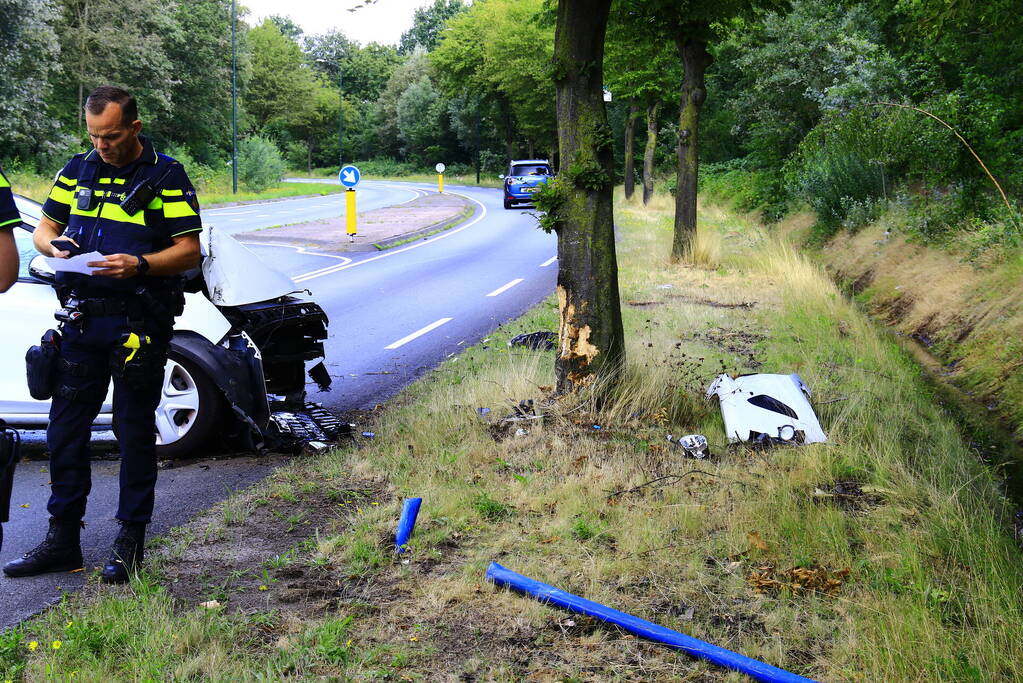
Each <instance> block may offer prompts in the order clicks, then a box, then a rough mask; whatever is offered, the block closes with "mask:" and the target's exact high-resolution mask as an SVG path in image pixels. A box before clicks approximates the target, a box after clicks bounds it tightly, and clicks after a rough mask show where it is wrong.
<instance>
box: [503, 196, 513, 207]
mask: <svg viewBox="0 0 1023 683" xmlns="http://www.w3.org/2000/svg"><path fill="white" fill-rule="evenodd" d="M504 208H506V209H510V208H512V202H511V200H510V199H508V198H507V197H505V198H504Z"/></svg>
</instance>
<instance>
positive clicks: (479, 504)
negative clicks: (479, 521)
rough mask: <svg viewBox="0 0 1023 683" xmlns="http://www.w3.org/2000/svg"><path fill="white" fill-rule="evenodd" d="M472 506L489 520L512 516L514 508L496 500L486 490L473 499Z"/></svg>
mask: <svg viewBox="0 0 1023 683" xmlns="http://www.w3.org/2000/svg"><path fill="white" fill-rule="evenodd" d="M472 508H473V509H474V510H475V511H476V512H478V513H479V515H480V516H481V517H482V518H483V519H485V520H487V521H488V522H497V521H500V520H502V519H505V518H506V517H510V516H511V515H512V514H513V512H514V510H513V509H512V508H511V507H509V506H507V505H505V504H504V503H502V502H500V501H498V500H494V499H493V498H491V497H490V494H488V493H487V492H486V491H481V492H480V493H478V494H477V495H476V497H475V498H473V500H472Z"/></svg>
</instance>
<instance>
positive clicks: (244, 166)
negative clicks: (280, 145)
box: [238, 136, 287, 192]
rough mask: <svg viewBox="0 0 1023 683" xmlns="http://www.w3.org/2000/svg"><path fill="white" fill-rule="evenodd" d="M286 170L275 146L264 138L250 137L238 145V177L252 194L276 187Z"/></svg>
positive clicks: (279, 152) (285, 165)
mask: <svg viewBox="0 0 1023 683" xmlns="http://www.w3.org/2000/svg"><path fill="white" fill-rule="evenodd" d="M286 169H287V164H285V163H284V158H283V157H282V156H281V151H280V150H279V149H277V145H275V144H274V143H273V142H272V141H270V140H268V139H266V138H264V137H259V136H255V137H251V138H248V139H246V140H242V142H241V144H239V145H238V177H239V178H240V179H241V181H242V183H243V184H244V185H245V186H246V187H247V188H248V189H250V190H252V191H253V192H262V191H263V190H265V189H267V188H270V187H273V186H274V185H276V184H277V183H278V182H280V180H281V178H282V177H283V176H284V171H285V170H286Z"/></svg>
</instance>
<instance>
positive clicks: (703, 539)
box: [0, 202, 1023, 681]
mask: <svg viewBox="0 0 1023 683" xmlns="http://www.w3.org/2000/svg"><path fill="white" fill-rule="evenodd" d="M617 220H618V223H619V227H620V231H621V239H620V241H619V243H618V244H619V248H620V268H621V280H622V293H623V308H624V315H625V324H626V329H627V334H628V340H629V341H628V344H629V347H628V353H629V367H628V371H627V378H626V381H625V382H624V384H623V385H622V386H621V387H620V388H619V389H618V390H617V391H616V392H614V394H613V395H612V396H611V398H610V399H609V400H606V401H603V402H601V403H600V404H599V406H598V404H597V403H596V402H594V401H592V400H590V399H589V398H587V397H585V396H583V397H578V398H576V399H572V400H564V401H561V402H560V403H552V402H549V401H547V400H546V399H545V396H546V395H547V394H548V393H549V391H550V385H551V384H552V383H553V377H552V374H553V373H552V362H551V361H552V359H551V356H550V354H549V353H542V352H529V351H522V350H513V349H509V348H508V347H507V346H506V345H505V341H506V340H507V339H508V338H509V337H510V336H511V335H513V334H516V333H518V332H522V331H533V330H537V329H556V324H557V311H556V308H555V304H554V303H553V302H552V301H548V302H545V303H544V304H542V305H541V306H539V307H537V308H536V309H534V310H533V311H531V312H530V313H528V314H527V315H526V316H524V317H523V318H522V319H521V320H519V321H516V322H514V323H512V324H509V325H507V326H506V327H504V328H502V329H500V330H498V331H497V332H496V333H495V334H494V335H493V336H492V337H491V339H489V340H488V341H486V342H484V343H483V344H481V345H479V346H476V347H474V348H471V349H468V350H466V351H465V352H463V353H462V354H461V355H459V356H457V357H453V358H451V359H450V360H449V361H447V362H445V363H444V364H443V366H442V367H441V368H439V369H438V370H436V371H435V372H433V373H431V374H430V375H429V376H428V377H427V378H426V379H425V380H423V381H421V382H418V383H417V384H415V385H414V386H412V387H411V388H409V389H408V390H407V391H406V392H405V393H404V394H402V396H401V397H400V398H399V399H398V400H396V401H395V402H394V403H393V405H392V406H391V407H389V408H388V409H387V410H386V411H382V412H380V413H379V414H376V415H374V416H372V419H371V421H372V426H371V427H370V429H371V430H372V431H374V432H375V433H376V435H377V436H376V438H374V439H370V440H361V441H360V443H359V444H356V445H352V446H350V447H346V448H342V449H339V450H337V451H334V452H332V453H330V454H328V455H326V456H323V457H318V458H310V459H307V460H304V461H301V462H300V463H299V464H297V465H295V466H293V467H291V468H288V469H284V470H281V471H278V472H277V473H276V474H275V475H273V476H272V477H271V478H270V479H269V480H268V481H266V482H264V483H263V484H261V485H259V486H257V487H255V488H254V489H253V490H251V491H248V492H244V493H242V494H239V495H237V496H235V497H233V498H232V499H231V500H229V501H227V502H226V503H225V504H223V505H222V506H220V507H218V508H217V509H215V510H213V511H211V512H210V513H208V514H207V515H205V516H203V517H202V518H200V519H197V520H196V521H195V522H193V523H192V524H190V525H189V526H187V527H184V528H182V529H179V530H178V531H176V532H175V533H174V534H172V535H171V536H170V537H169V538H168V539H166V540H165V541H164V542H163V543H162V544H160V545H159V548H158V550H157V551H156V552H154V553H152V559H151V561H150V565H149V567H148V568H147V570H146V572H145V573H144V574H143V576H141V577H140V578H139V579H138V580H136V581H134V582H133V583H132V584H131V585H130V586H128V587H124V588H115V589H110V588H106V587H102V586H100V585H98V584H95V583H93V584H90V587H89V588H88V589H87V590H86V591H84V592H83V593H82V594H80V595H77V596H73V597H70V598H68V599H67V600H65V601H64V602H63V603H62V604H60V605H58V606H57V607H55V608H53V609H51V610H49V611H48V612H46V613H45V614H43V615H41V616H40V617H39V618H37V619H35V620H32V621H31V622H29V623H27V624H25V625H23V627H22V628H21V629H19V630H17V631H9V632H7V633H6V634H4V635H3V636H2V638H0V679H3V678H10V679H12V680H21V679H24V680H37V679H43V678H54V679H67V678H71V677H72V676H75V677H76V678H77V679H82V680H119V679H124V678H148V677H153V678H160V679H163V680H185V679H202V680H206V679H209V680H221V679H224V678H231V679H232V680H267V679H271V680H279V679H281V678H288V677H290V678H296V679H304V678H313V677H324V678H333V679H343V680H373V679H385V680H416V681H420V680H421V681H435V680H501V681H505V680H551V681H554V680H558V681H562V680H577V681H582V680H585V681H610V680H621V681H633V680H693V681H695V680H701V681H703V680H722V681H739V680H743V679H742V677H741V676H739V675H738V674H734V673H729V672H722V671H720V670H717V669H715V668H713V667H711V666H709V665H708V664H705V663H702V662H699V661H695V660H692V659H690V658H688V657H686V656H684V655H680V654H678V653H676V652H672V651H669V650H667V649H664V648H662V647H659V646H655V645H652V644H648V643H645V642H642V641H638V640H636V639H634V638H632V637H631V636H627V635H624V634H623V633H621V632H619V631H617V630H616V629H613V628H607V627H604V626H602V625H600V624H599V623H596V622H594V621H592V620H589V619H584V618H580V617H575V616H572V615H568V614H565V613H563V612H560V611H557V610H553V609H549V608H547V607H545V606H542V605H539V604H537V603H535V602H532V601H530V600H528V599H525V598H522V597H518V596H516V595H513V594H510V593H507V592H503V591H498V590H495V589H494V588H493V587H491V586H488V585H487V584H486V583H485V582H484V581H483V572H484V570H485V567H486V565H487V563H488V562H489V561H491V560H497V561H499V562H500V563H501V564H503V565H505V566H507V567H509V568H511V569H513V570H516V571H519V572H522V573H524V574H526V575H528V576H532V577H535V578H537V579H539V580H541V581H544V582H546V583H550V584H553V585H556V586H558V587H561V588H563V589H565V590H569V591H572V592H575V593H577V594H581V595H583V596H585V597H588V598H590V599H593V600H597V601H599V602H603V603H606V604H609V605H611V606H614V607H616V608H619V609H622V610H625V611H627V612H631V613H634V614H637V615H639V616H642V617H645V618H648V619H651V620H653V621H656V622H658V623H661V624H663V625H665V626H668V627H671V628H676V629H679V630H681V631H684V632H686V633H689V634H691V635H693V636H696V637H698V638H703V639H706V640H709V641H711V642H714V643H716V644H719V645H721V646H724V647H728V648H731V649H735V650H738V651H741V652H743V653H745V654H747V655H750V656H752V657H757V658H761V659H764V660H766V661H768V662H770V663H772V664H775V665H778V666H782V667H785V668H788V669H791V670H794V671H796V672H798V673H800V674H803V675H806V676H809V677H812V678H817V679H821V680H827V681H838V680H842V681H845V680H849V681H986V680H1020V679H1021V677H1023V674H1021V672H1020V671H1019V667H1018V662H1019V661H1021V658H1023V637H1021V636H1023V619H1021V618H1020V617H1021V616H1023V615H1021V596H1020V592H1019V586H1020V585H1021V581H1023V570H1021V568H1020V556H1019V551H1018V550H1017V549H1016V548H1015V546H1014V544H1013V542H1012V539H1011V534H1010V531H1009V529H1010V525H1011V514H1010V509H1009V506H1008V505H1007V502H1006V501H1005V499H1004V498H1003V496H1002V494H1001V493H1000V489H999V486H998V482H997V481H995V479H994V478H993V476H992V475H991V474H990V473H989V472H988V471H987V470H986V469H985V467H984V466H983V465H982V464H981V463H980V462H979V459H978V458H977V456H976V454H975V453H973V452H972V451H971V450H970V448H969V447H968V446H967V445H966V444H964V443H963V440H962V439H961V437H960V435H959V433H958V432H957V429H956V425H955V424H954V422H953V421H952V420H951V419H950V418H949V416H948V415H946V414H945V413H943V411H942V409H941V408H940V407H938V406H937V405H936V404H935V402H934V401H933V400H932V396H931V395H930V394H929V392H928V391H927V389H926V384H925V383H924V382H923V380H922V378H921V376H920V370H919V368H918V367H917V366H916V365H915V363H914V362H913V361H912V359H911V358H910V357H909V356H908V355H907V354H906V353H905V352H904V351H903V350H902V349H901V348H900V347H899V346H898V345H897V344H896V343H895V342H894V341H893V340H892V338H891V337H889V336H888V335H887V334H885V333H883V332H880V331H878V330H877V329H876V328H875V327H873V326H872V325H871V324H870V323H869V322H867V321H866V319H865V318H864V317H863V316H862V315H861V314H860V313H859V312H858V311H857V310H856V309H855V307H853V306H851V305H850V304H849V303H847V302H846V301H845V300H844V299H843V297H842V296H841V295H840V294H839V293H838V292H837V290H836V289H835V288H834V286H833V285H832V284H831V283H830V282H829V280H828V278H827V277H826V276H825V275H824V273H823V272H822V271H820V270H819V269H818V268H817V267H816V266H814V265H811V264H810V263H808V262H807V261H806V260H805V259H804V258H803V257H801V256H800V255H798V254H797V253H795V252H794V251H793V250H792V249H791V248H789V247H787V246H785V245H784V244H782V243H780V242H779V241H776V240H773V239H771V238H769V237H768V236H765V235H764V234H762V233H760V232H759V231H758V230H756V229H755V228H753V227H752V226H750V225H748V224H746V223H744V222H743V221H741V220H740V219H737V218H735V217H734V216H732V215H729V214H728V213H726V212H724V211H722V210H719V209H716V208H715V207H703V208H702V213H701V220H702V231H701V235H700V246H699V249H698V253H699V254H700V259H699V260H700V265H699V266H698V267H689V268H680V267H677V266H672V265H670V264H669V263H668V261H667V258H666V255H667V254H668V253H669V249H670V236H671V235H670V233H671V228H670V226H671V214H670V205H669V204H668V203H665V204H664V205H655V206H653V207H652V208H650V209H648V210H641V209H640V208H639V207H637V206H635V205H627V204H624V203H623V202H619V203H618V211H617ZM722 368H724V369H727V370H728V371H736V372H743V371H763V372H799V373H800V374H801V375H802V376H803V378H804V379H805V380H806V381H807V383H808V384H809V385H810V386H811V387H812V388H813V389H814V390H815V404H816V406H817V409H818V414H819V416H820V417H821V422H822V423H823V425H824V426H825V429H826V430H827V432H828V435H829V442H828V443H827V444H821V445H817V446H812V447H807V448H798V449H778V450H774V451H767V452H753V451H749V450H746V449H743V448H738V449H728V448H726V446H725V444H724V443H723V440H724V437H723V426H722V422H721V419H720V416H719V414H718V410H717V408H716V406H715V405H713V404H710V403H707V402H705V401H704V400H703V398H702V391H703V389H704V388H705V387H706V385H707V384H708V383H709V381H710V380H711V379H712V378H713V376H714V375H715V374H716V373H717V372H719V371H721V369H722ZM526 399H533V400H534V401H535V403H534V406H535V408H536V411H537V412H538V413H539V414H540V415H542V417H541V418H539V419H530V420H525V421H519V422H504V421H502V419H501V418H503V417H504V416H505V415H507V414H510V413H512V412H513V411H512V407H513V406H514V405H518V404H519V402H520V401H522V400H526ZM481 408H485V409H489V412H487V411H481V410H480V409H481ZM520 430H521V431H520ZM690 432H700V433H704V434H706V435H707V436H708V437H709V439H710V441H711V446H712V450H713V451H714V453H715V456H714V457H713V458H712V459H711V460H707V461H692V460H686V459H685V458H684V457H682V455H681V454H680V452H679V451H677V450H675V449H674V448H673V447H672V446H671V444H670V443H668V442H667V441H666V439H665V436H666V435H667V434H669V433H670V434H675V435H678V434H684V433H690ZM412 495H417V496H422V497H423V498H424V507H423V511H422V513H421V514H420V521H419V524H418V526H417V529H416V535H415V536H414V537H413V540H412V544H411V552H410V553H409V554H408V555H407V556H406V557H404V558H401V559H394V558H392V556H391V554H390V543H392V542H393V541H392V540H391V539H393V536H392V534H393V529H394V525H395V521H396V518H397V515H398V511H399V509H400V501H401V499H402V498H404V497H406V496H412ZM214 600H215V601H216V604H215V605H213V604H211V603H210V601H214ZM204 603H205V604H206V606H205V607H204V606H202V605H203V604H204ZM31 642H35V643H37V646H36V648H34V649H33V648H30V647H29V643H31ZM55 642H60V643H61V645H60V647H59V648H57V649H55V648H54V647H53V644H54V643H55ZM228 672H229V673H228Z"/></svg>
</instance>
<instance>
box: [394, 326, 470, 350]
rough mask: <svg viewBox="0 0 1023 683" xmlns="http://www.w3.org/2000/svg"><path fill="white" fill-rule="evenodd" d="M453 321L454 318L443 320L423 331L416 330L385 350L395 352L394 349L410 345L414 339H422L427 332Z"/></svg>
mask: <svg viewBox="0 0 1023 683" xmlns="http://www.w3.org/2000/svg"><path fill="white" fill-rule="evenodd" d="M452 320H453V319H452V318H441V319H440V320H436V321H434V322H432V323H430V324H429V325H427V326H426V327H424V328H423V329H421V330H416V331H415V332H413V333H412V334H410V335H408V336H407V337H402V338H401V339H399V340H398V341H396V342H394V343H393V344H388V345H387V346H385V347H384V348H385V349H388V350H393V349H396V348H398V347H399V346H404V345H405V344H408V343H409V342H410V341H412V340H413V339H418V338H419V337H422V336H423V335H424V334H426V333H427V332H430V331H432V330H435V329H437V328H438V327H440V326H441V325H443V324H444V323H449V322H451V321H452Z"/></svg>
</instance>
